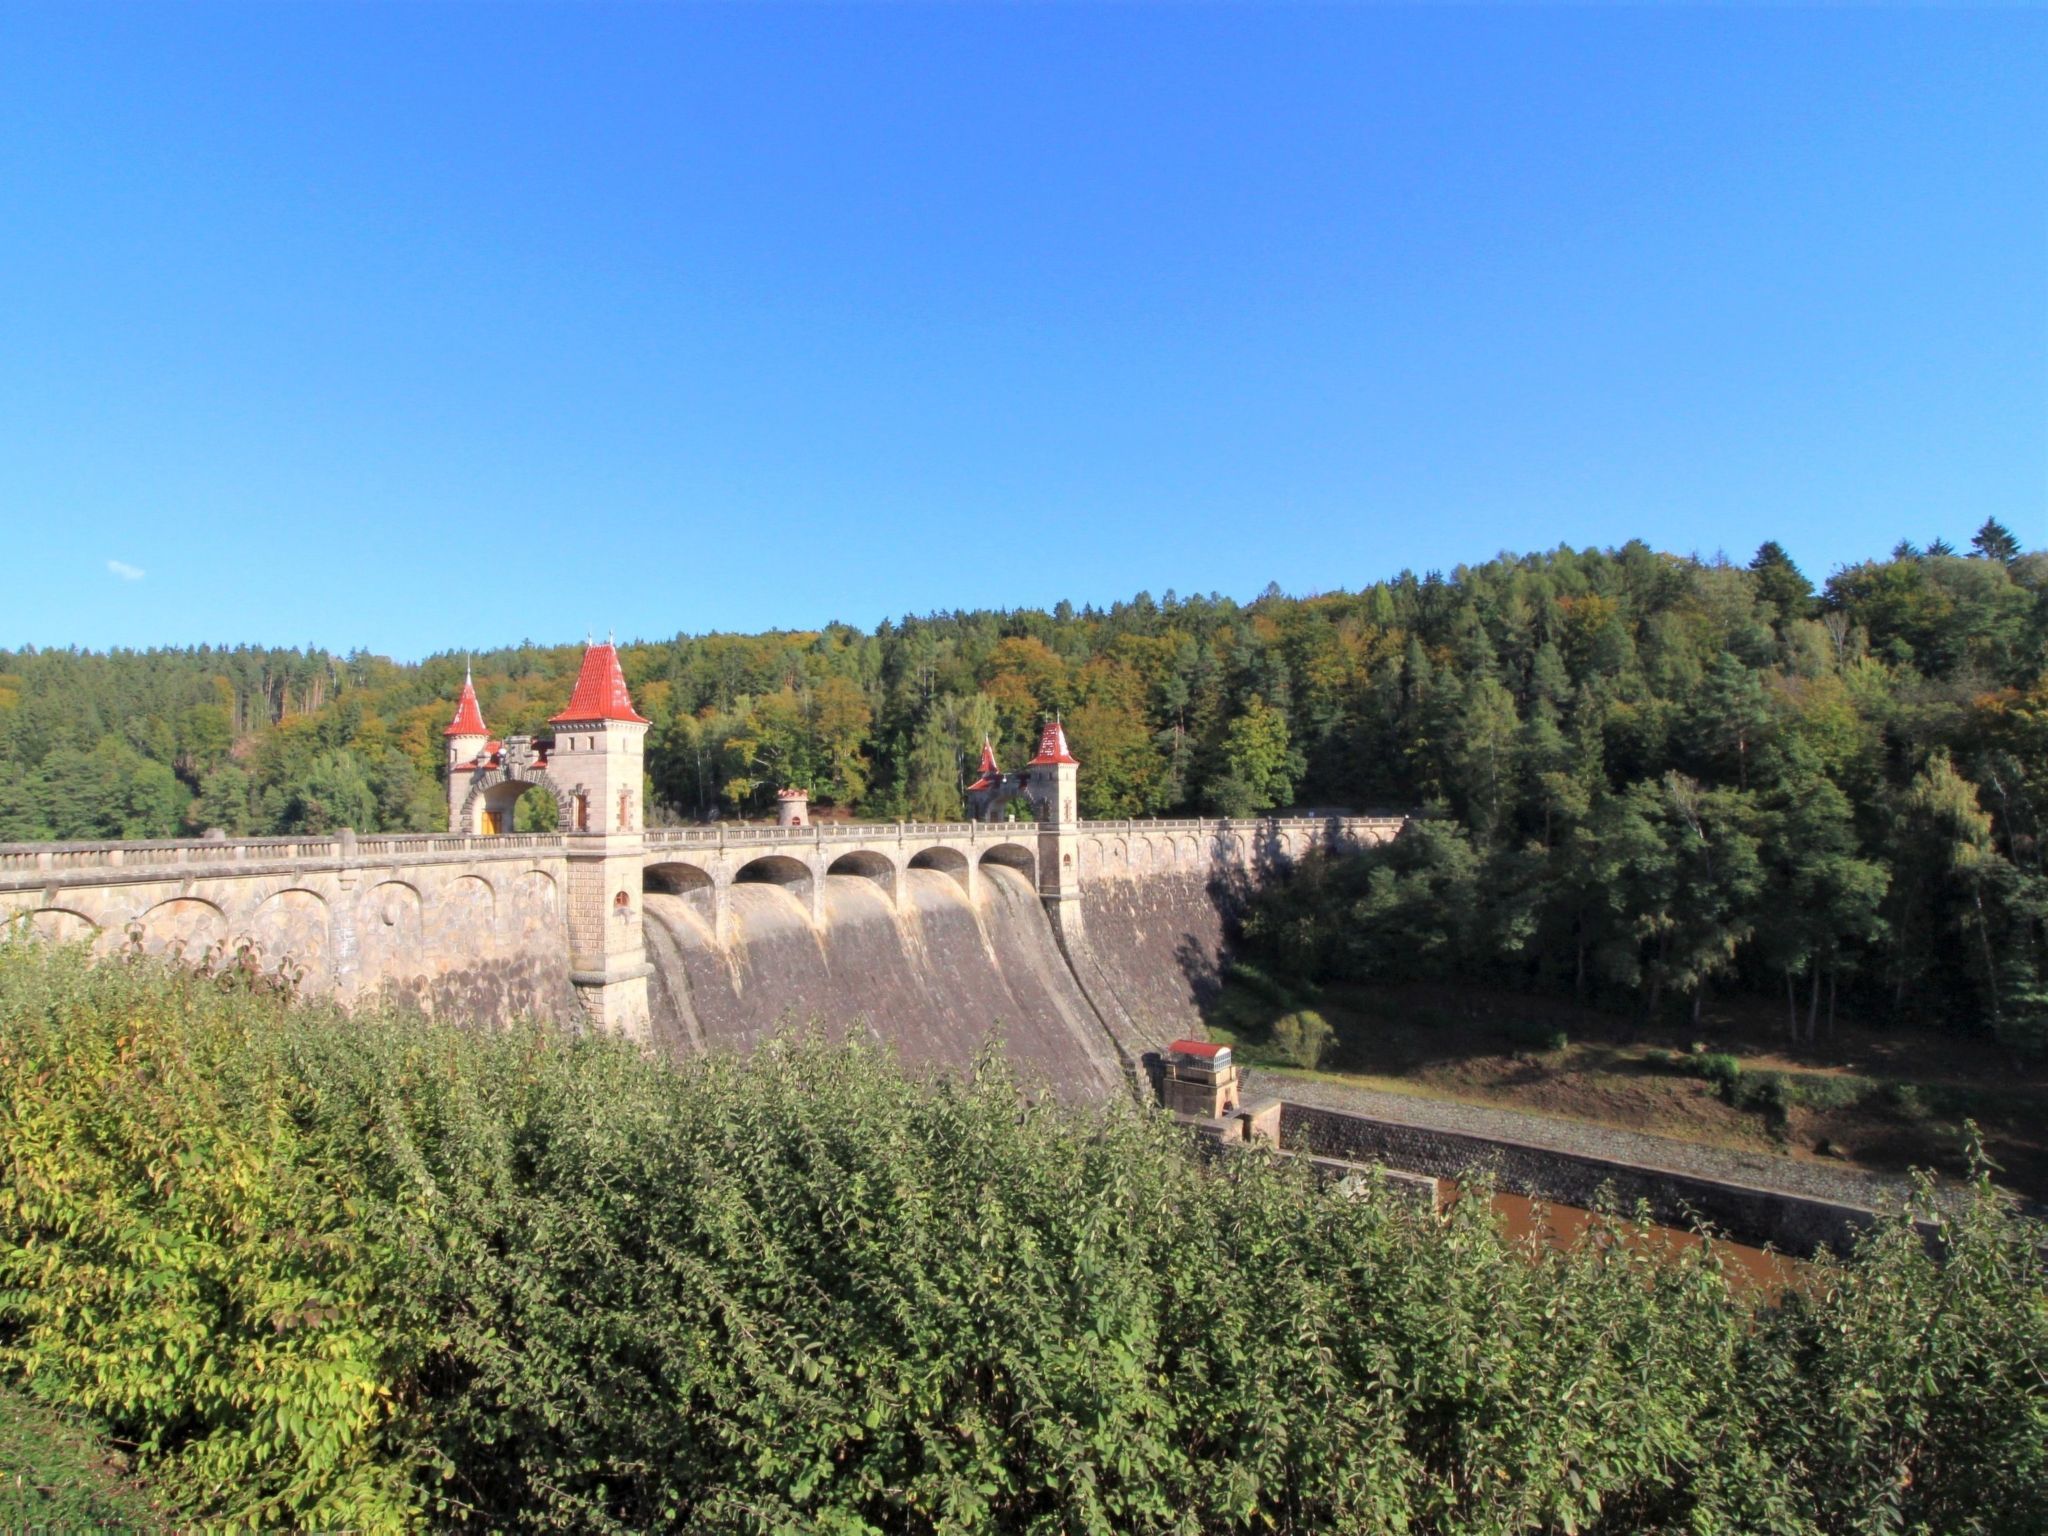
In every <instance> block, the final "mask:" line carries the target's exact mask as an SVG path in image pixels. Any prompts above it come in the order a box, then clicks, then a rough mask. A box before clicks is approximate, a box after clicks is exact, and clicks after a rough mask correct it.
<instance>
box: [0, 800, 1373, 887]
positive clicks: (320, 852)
mask: <svg viewBox="0 0 2048 1536" xmlns="http://www.w3.org/2000/svg"><path fill="white" fill-rule="evenodd" d="M1402 820H1403V818H1401V817H1399V816H1291V817H1288V816H1260V817H1250V818H1240V819H1238V820H1225V819H1220V818H1214V817H1194V818H1186V819H1172V820H1139V821H1083V822H1080V823H1078V824H1077V825H1076V828H1075V830H1076V831H1078V832H1079V833H1081V834H1082V835H1083V836H1094V835H1100V834H1104V833H1122V834H1142V833H1162V832H1163V833H1187V832H1192V833H1196V834H1203V833H1207V834H1210V835H1221V834H1242V835H1248V836H1257V835H1259V834H1260V833H1261V832H1267V831H1273V830H1280V829H1287V828H1302V827H1312V828H1323V827H1331V826H1334V827H1336V828H1338V829H1341V830H1352V829H1356V828H1361V827H1368V826H1370V827H1375V828H1397V827H1398V826H1399V825H1400V823H1401V821H1402ZM1040 830H1041V829H1040V827H1039V824H1038V823H1037V822H1034V821H822V822H813V823H812V824H811V825H809V826H805V827H776V826H748V825H745V824H743V823H723V824H720V825H717V826H709V827H650V828H648V829H647V830H646V832H645V833H644V834H643V838H644V841H645V842H646V845H647V846H648V847H649V848H672V847H693V848H737V847H747V846H752V845H759V844H764V843H766V844H781V845H784V846H788V845H791V844H798V845H801V844H806V843H808V844H814V845H822V844H828V843H874V842H898V843H910V842H920V843H935V842H963V843H996V842H1006V841H1012V840H1015V839H1017V838H1020V837H1036V836H1037V835H1038V833H1039V831H1040ZM572 841H573V839H572V838H571V837H569V836H567V835H565V834H563V833H560V832H516V833H502V834H497V835H492V834H488V833H477V834H465V833H450V832H402V833H382V832H379V833H364V834H361V835H358V834H356V833H354V832H348V831H342V832H336V833H331V834H326V835H322V836H318V837H236V838H197V837H194V838H175V839H168V840H161V841H147V842H143V841H137V842H68V843H0V885H4V886H12V887H14V888H17V889H19V888H21V887H24V886H33V885H37V884H44V883H48V882H50V881H52V880H56V881H66V880H69V881H76V880H79V879H80V878H82V877H85V876H88V875H104V876H107V877H109V878H113V879H117V880H138V879H143V880H147V879H162V878H166V877H169V878H178V877H181V876H185V875H199V874H202V873H205V874H213V875H231V874H235V873H238V872H247V871H250V870H253V869H256V868H270V867H274V866H277V865H304V864H329V865H331V864H355V863H363V864H405V863H433V862H439V861H441V860H445V859H450V858H471V859H473V858H498V859H503V858H518V857H526V856H532V855H533V854H535V853H538V852H542V851H559V850H561V849H563V848H565V847H567V846H569V844H570V843H571V842H572Z"/></svg>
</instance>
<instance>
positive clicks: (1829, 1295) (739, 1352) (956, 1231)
mask: <svg viewBox="0 0 2048 1536" xmlns="http://www.w3.org/2000/svg"><path fill="white" fill-rule="evenodd" d="M0 1078H4V1081H5V1085H6V1094H5V1103H6V1105H7V1106H8V1107H7V1111H6V1113H5V1115H4V1116H0V1159H4V1161H5V1164H6V1166H7V1167H9V1168H10V1169H11V1170H13V1171H14V1172H13V1178H12V1181H11V1183H10V1184H9V1186H8V1188H7V1190H6V1192H5V1195H4V1197H0V1365H4V1367H5V1369H6V1370H7V1371H8V1372H9V1373H10V1374H11V1375H12V1376H14V1377H15V1378H16V1379H17V1380H19V1381H24V1382H26V1383H27V1384H28V1386H29V1388H30V1390H32V1391H33V1392H34V1393H35V1394H36V1395H37V1396H39V1397H42V1398H44V1399H46V1400H47V1401H50V1402H53V1403H60V1404H65V1405H68V1406H70V1407H73V1408H77V1409H81V1410H85V1411H89V1412H91V1413H93V1414H94V1415H95V1416H97V1417H98V1418H99V1419H101V1420H102V1421H103V1422H105V1423H107V1424H108V1426H109V1427H110V1428H111V1429H112V1431H113V1432H114V1433H116V1434H118V1435H121V1436H124V1437H126V1438H129V1439H132V1440H134V1441H135V1442H137V1443H138V1444H139V1446H140V1447H141V1455H142V1458H143V1461H144V1464H145V1466H146V1467H147V1468H148V1469H150V1470H151V1471H152V1472H153V1473H160V1474H162V1475H164V1476H165V1477H166V1478H168V1480H169V1481H168V1484H167V1486H168V1487H169V1488H171V1489H172V1490H173V1491H174V1492H175V1494H176V1496H177V1497H178V1499H179V1500H180V1504H181V1509H182V1511H183V1514H182V1517H181V1518H182V1520H183V1522H184V1523H194V1524H208V1525H226V1524H229V1523H231V1522H239V1523H242V1524H247V1525H255V1524H267V1525H274V1526H308V1527H318V1526H333V1525H337V1524H344V1523H346V1524H351V1525H354V1526H356V1527H358V1528H365V1529H390V1528H395V1527H404V1526H408V1525H415V1526H416V1525H421V1524H424V1523H426V1522H428V1521H430V1520H432V1521H435V1522H437V1523H440V1522H446V1521H451V1520H453V1519H455V1518H457V1517H466V1518H467V1519H468V1520H469V1521H470V1522H471V1523H473V1524H474V1525H475V1526H476V1527H478V1528H482V1529H491V1528H499V1529H513V1530H519V1529H525V1530H542V1529H574V1530H586V1531H599V1532H605V1531H615V1532H622V1531H629V1530H646V1529H664V1530H685V1529H686V1530H691V1531H701V1532H712V1533H719V1532H741V1531H746V1532H769V1531H776V1532H781V1531H789V1532H803V1533H810V1532H817V1533H835V1536H838V1533H845V1536H851V1533H855V1532H863V1533H866V1532H877V1533H879V1532H938V1531H946V1532H957V1533H972V1532H1047V1533H1050V1532H1055V1531H1067V1532H1094V1533H1101V1536H1107V1533H1110V1532H1136V1533H1147V1536H1149V1533H1161V1536H1164V1533H1174V1536H1181V1533H1187V1536H1193V1533H1196V1532H1202V1533H1207V1532H1251V1531H1280V1532H1308V1531H1324V1530H1330V1531H1380V1530H1409V1531H1415V1532H1429V1533H1452V1532H1481V1531H1483V1532H1488V1533H1508V1532H1561V1531H1578V1532H1584V1533H1621V1532H1636V1531H1670V1532H1676V1531H1681V1530H1684V1531H1735V1530H1771V1531H1776V1532H1786V1533H1794V1536H1807V1533H1812V1536H1820V1533H1822V1532H1838V1531H1839V1532H1846V1531H1860V1530H1877V1529H1917V1530H1925V1531H1944V1532H1946V1531H1959V1532H1960V1531H1974V1532H1987V1533H2003V1532H2012V1533H2020V1532H2028V1533H2032V1532H2036V1531H2038V1530H2040V1529H2042V1528H2043V1526H2044V1524H2048V1434H2044V1432H2043V1431H2044V1428H2048V1388H2044V1385H2043V1380H2044V1374H2043V1373H2044V1368H2048V1302H2044V1295H2043V1285H2042V1276H2041V1271H2040V1261H2039V1255H2038V1252H2037V1247H2036V1245H2037V1243H2038V1237H2037V1235H2036V1234H2035V1233H2034V1232H2033V1231H2032V1230H2031V1229H2029V1228H2028V1227H2026V1226H2025V1225H2023V1224H2021V1223H2019V1222H2016V1221H2014V1220H2012V1219H2011V1218H2009V1217H2008V1216H2006V1215H2005V1214H2004V1213H2003V1212H2002V1211H2001V1210H2000V1209H1999V1208H1998V1207H1997V1205H1996V1204H1995V1202H1994V1200H1993V1198H1992V1197H1991V1195H1990V1193H1989V1189H1988V1186H1984V1187H1983V1188H1981V1189H1980V1192H1979V1195H1978V1198H1977V1200H1976V1202H1975V1203H1974V1204H1973V1205H1972V1206H1971V1207H1970V1208H1969V1209H1968V1211H1966V1212H1965V1213H1963V1214H1962V1215H1961V1216H1960V1217H1958V1218H1956V1219H1954V1220H1953V1221H1950V1220H1949V1219H1948V1218H1946V1217H1942V1216H1940V1215H1938V1214H1936V1213H1934V1212H1933V1211H1932V1207H1931V1206H1929V1207H1928V1208H1927V1212H1926V1214H1929V1215H1930V1218H1931V1219H1935V1220H1937V1221H1942V1222H1944V1223H1945V1227H1944V1233H1943V1241H1944V1244H1945V1247H1946V1253H1947V1259H1946V1263H1945V1264H1944V1263H1942V1262H1938V1261H1937V1260H1936V1259H1935V1258H1933V1257H1932V1256H1930V1254H1929V1252H1928V1250H1927V1247H1926V1245H1925V1244H1924V1243H1923V1242H1922V1240H1921V1239H1920V1237H1919V1236H1918V1235H1916V1234H1915V1232H1914V1231H1913V1230H1912V1229H1911V1228H1910V1227H1908V1226H1905V1225H1903V1224H1901V1223H1898V1222H1893V1223H1889V1224H1887V1225H1885V1226H1884V1227H1883V1228H1881V1229H1880V1230H1879V1231H1878V1232H1876V1233H1875V1234H1873V1235H1872V1236H1871V1237H1870V1238H1869V1239H1868V1240H1867V1241H1866V1243H1865V1244H1864V1245H1863V1247H1862V1248H1861V1249H1860V1250H1859V1253H1858V1256H1857V1258H1856V1259H1855V1261H1854V1262H1851V1263H1846V1264H1835V1263H1832V1262H1823V1263H1821V1264H1819V1265H1818V1266H1816V1267H1815V1268H1814V1269H1813V1270H1812V1271H1811V1274H1810V1279H1809V1283H1808V1285H1807V1286H1806V1288H1805V1289H1804V1290H1803V1291H1802V1292H1800V1293H1797V1294H1794V1295H1792V1296H1789V1297H1786V1298H1784V1299H1783V1301H1782V1303H1773V1302H1772V1301H1771V1300H1769V1299H1767V1298H1765V1297H1763V1296H1761V1295H1760V1294H1758V1293H1749V1292H1741V1291H1737V1290H1733V1289H1731V1288H1730V1286H1729V1285H1728V1284H1727V1283H1726V1282H1725V1280H1724V1278H1723V1276H1722V1274H1721V1272H1720V1260H1719V1257H1718V1254H1717V1252H1716V1251H1715V1250H1714V1249H1712V1248H1711V1247H1708V1248H1703V1249H1695V1250H1692V1251H1690V1252H1688V1253H1684V1254H1680V1255H1678V1256H1675V1257H1671V1258H1668V1259H1667V1258H1663V1257H1659V1256H1658V1252H1657V1249H1656V1248H1655V1245H1653V1244H1650V1243H1648V1242H1647V1241H1646V1242H1644V1243H1639V1244H1637V1243H1619V1242H1616V1241H1614V1240H1613V1235H1614V1234H1613V1230H1612V1229H1613V1227H1614V1225H1615V1223H1614V1222H1613V1221H1611V1220H1610V1221H1607V1222H1604V1223H1601V1222H1596V1223H1595V1229H1594V1231H1593V1232H1592V1233H1590V1234H1589V1235H1588V1237H1587V1238H1586V1239H1585V1240H1583V1241H1581V1242H1580V1243H1578V1244H1577V1245H1575V1246H1573V1247H1571V1248H1570V1249H1567V1250H1562V1251H1551V1250H1541V1251H1537V1250H1532V1249H1528V1248H1525V1247H1522V1246H1520V1245H1517V1244H1515V1243H1513V1242H1511V1241H1509V1240H1508V1239H1507V1238H1506V1237H1505V1236H1504V1234H1503V1233H1502V1231H1501V1229H1500V1227H1499V1226H1498V1224H1497V1222H1496V1221H1495V1219H1494V1218H1493V1216H1492V1215H1491V1213H1490V1211H1489V1210H1488V1208H1487V1205H1486V1202H1485V1201H1484V1200H1483V1199H1473V1200H1463V1201H1460V1202H1459V1203H1458V1204H1457V1206H1456V1207H1455V1208H1454V1209H1452V1210H1451V1211H1449V1212H1448V1213H1446V1214H1444V1215H1442V1216H1437V1215H1435V1214H1433V1213H1429V1212H1424V1211H1418V1210H1416V1209H1414V1208H1412V1207H1410V1206H1408V1205H1407V1204H1405V1203H1403V1202H1401V1201H1399V1200H1396V1199H1393V1198H1390V1197H1386V1196H1384V1195H1380V1196H1374V1195H1372V1194H1370V1193H1368V1195H1367V1196H1366V1197H1364V1198H1360V1199H1356V1200H1352V1199H1335V1198H1331V1197H1330V1196H1329V1195H1327V1194H1325V1193H1324V1192H1322V1191H1321V1190H1320V1189H1319V1188H1318V1187H1317V1186H1316V1185H1315V1183H1314V1182H1313V1180H1312V1179H1311V1178H1310V1177H1309V1176H1308V1174H1307V1172H1306V1170H1303V1169H1300V1168H1297V1167H1295V1166H1293V1165H1291V1164H1289V1163H1286V1162H1284V1161H1282V1160H1278V1159H1273V1158H1270V1157H1267V1156H1264V1155H1261V1154H1257V1153H1252V1154H1248V1155H1246V1156H1243V1157H1236V1158H1231V1159H1228V1160H1226V1161H1224V1162H1222V1163H1220V1164H1216V1165H1213V1166H1211V1165H1208V1164H1205V1163H1203V1162H1202V1161H1200V1160H1199V1159H1197V1158H1195V1157H1193V1156H1191V1155H1190V1154H1189V1150H1188V1146H1187V1143H1186V1141H1185V1139H1184V1135H1185V1133H1183V1132H1181V1131H1179V1130H1177V1129H1176V1128H1175V1127H1173V1126H1172V1125H1171V1124H1170V1123H1169V1122H1167V1121H1166V1120H1165V1118H1164V1117H1163V1116H1159V1115H1155V1114H1141V1113H1136V1112H1133V1111H1132V1110H1130V1109H1128V1108H1124V1107H1119V1108H1114V1109H1108V1110H1102V1111H1088V1112H1083V1111H1078V1110H1069V1109H1064V1108H1062V1107H1060V1105H1059V1104H1058V1103H1057V1101H1056V1100H1054V1099H1053V1098H1051V1097H1050V1096H1049V1095H1044V1094H1036V1095H1020V1093H1019V1091H1018V1089H1019V1085H1018V1084H1017V1083H1015V1082H1014V1081H1013V1080H1012V1079H1011V1078H1010V1077H1009V1076H1008V1075H1007V1073H1006V1072H1005V1071H1004V1069H1003V1066H1002V1062H1001V1058H1000V1056H999V1055H998V1054H995V1053H990V1054H989V1055H988V1056H986V1057H985V1059H984V1061H983V1063H982V1065H981V1068H980V1070H979V1071H978V1072H977V1073H976V1074H975V1076H974V1077H973V1079H972V1080H971V1081H968V1082H964V1083H962V1082H950V1081H938V1082H923V1081H919V1080H917V1079H914V1078H911V1077H909V1076H906V1075H905V1074H903V1073H902V1072H900V1071H898V1070H896V1069H895V1068H894V1066H893V1065H892V1064H891V1063H890V1062H889V1061H888V1060H887V1059H886V1058H885V1057H883V1056H881V1055H879V1054H878V1053H876V1052H875V1051H874V1050H872V1049H870V1048H865V1047H861V1046H857V1045H855V1046H847V1047H830V1046H827V1045H825V1044H823V1043H821V1042H820V1041H817V1040H815V1039H808V1038H794V1039H785V1040H782V1041H779V1042H777V1043H775V1044H773V1045H771V1046H769V1047H766V1048H764V1049H763V1050H761V1051H760V1052H758V1053H757V1054H756V1055H755V1056H754V1057H753V1058H751V1059H750V1060H747V1061H744V1062H742V1061H736V1060H731V1059H724V1058H718V1059H711V1060H705V1061H697V1062H691V1063H689V1064H687V1065H686V1066H684V1067H681V1068H671V1067H669V1066H667V1065H665V1064H662V1063H659V1062H654V1061H650V1060H647V1059H645V1058H643V1057H642V1056H641V1055H639V1054H638V1053H637V1052H635V1051H634V1050H632V1049H631V1048H629V1047H627V1046H625V1045H623V1044H621V1043H618V1042H615V1041H609V1040H603V1039H596V1040H578V1041H571V1040H567V1039H564V1038H562V1037H561V1036H559V1035H556V1034H554V1033H551V1032H549V1031H546V1030H543V1029H537V1028H536V1029H525V1028H520V1029H511V1030H506V1031H502V1032H497V1033H490V1034H485V1033H471V1032H466V1031H464V1030H462V1029H459V1028H456V1027H453V1026H450V1025H446V1024H436V1023H429V1022H425V1021H422V1020H418V1019H414V1018H406V1017H398V1016H375V1015H358V1016H356V1017H354V1018H348V1017H344V1016H342V1015H340V1014H339V1013H337V1012H335V1011H333V1010H330V1009H325V1008H318V1007H303V1006H286V1005H284V1004H282V1003H280V1002H278V1001H276V1000H272V999H265V998H254V997H249V996H246V995H234V994H224V993H222V992H220V991H219V990H218V989H217V988H214V987H212V986H210V985H208V984H207V983H204V982H202V981H199V980H195V979H194V978H192V977H190V976H185V975H181V974H177V973H173V972H169V971H164V970H159V969H156V968H154V967H149V966H137V967H116V968H103V969H100V970H92V969H88V968H87V967H86V966H85V964H84V963H83V961H82V959H81V958H80V957H78V956H76V955H69V954H66V955H57V956H51V955H48V954H46V953H44V952H42V951H40V950H37V949H33V948H29V947H25V946H4V945H0ZM1990 1489H1995V1490H1996V1492H1997V1496H1996V1498H1987V1497H1986V1490H1990Z"/></svg>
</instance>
